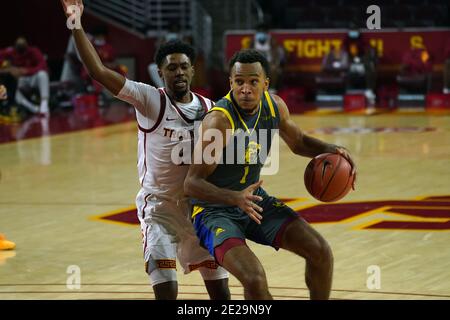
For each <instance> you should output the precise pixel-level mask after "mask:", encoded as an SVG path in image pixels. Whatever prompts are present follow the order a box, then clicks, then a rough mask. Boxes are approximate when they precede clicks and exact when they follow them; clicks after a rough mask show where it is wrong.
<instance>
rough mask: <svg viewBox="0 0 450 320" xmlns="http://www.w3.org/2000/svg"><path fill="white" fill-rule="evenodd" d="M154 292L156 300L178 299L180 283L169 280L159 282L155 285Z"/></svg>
mask: <svg viewBox="0 0 450 320" xmlns="http://www.w3.org/2000/svg"><path fill="white" fill-rule="evenodd" d="M153 292H154V294H155V299H156V300H176V299H177V296H178V283H177V282H176V281H169V282H163V283H159V284H156V285H154V286H153Z"/></svg>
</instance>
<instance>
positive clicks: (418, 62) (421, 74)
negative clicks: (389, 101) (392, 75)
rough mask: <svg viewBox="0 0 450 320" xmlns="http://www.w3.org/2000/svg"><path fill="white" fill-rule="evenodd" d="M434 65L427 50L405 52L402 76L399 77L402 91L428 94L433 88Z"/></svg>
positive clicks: (401, 70) (416, 49)
mask: <svg viewBox="0 0 450 320" xmlns="http://www.w3.org/2000/svg"><path fill="white" fill-rule="evenodd" d="M432 71H433V64H432V60H431V57H430V54H429V52H428V51H427V50H426V49H425V48H412V49H410V50H409V51H407V52H405V54H404V55H403V59H402V66H401V69H400V74H399V75H398V76H397V81H398V82H399V84H400V86H401V89H408V90H414V91H420V92H421V93H426V92H428V91H429V90H430V88H431V75H432Z"/></svg>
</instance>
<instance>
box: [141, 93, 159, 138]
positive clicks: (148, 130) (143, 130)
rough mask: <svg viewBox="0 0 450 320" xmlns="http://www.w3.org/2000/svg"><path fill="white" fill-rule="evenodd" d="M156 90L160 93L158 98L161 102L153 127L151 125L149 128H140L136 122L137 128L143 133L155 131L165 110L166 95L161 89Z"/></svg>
mask: <svg viewBox="0 0 450 320" xmlns="http://www.w3.org/2000/svg"><path fill="white" fill-rule="evenodd" d="M158 91H159V95H160V97H159V99H160V104H161V107H160V109H159V116H158V120H156V123H155V125H154V126H153V127H151V128H150V129H145V128H142V127H141V126H140V125H139V124H138V128H139V130H141V131H142V132H144V133H151V132H153V131H155V130H156V128H158V126H159V125H160V123H161V121H162V119H163V117H164V113H165V112H166V95H165V94H164V91H163V90H162V89H158Z"/></svg>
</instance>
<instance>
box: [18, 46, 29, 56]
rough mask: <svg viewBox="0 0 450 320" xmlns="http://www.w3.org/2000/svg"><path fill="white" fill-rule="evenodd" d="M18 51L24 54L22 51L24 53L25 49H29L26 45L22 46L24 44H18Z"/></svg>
mask: <svg viewBox="0 0 450 320" xmlns="http://www.w3.org/2000/svg"><path fill="white" fill-rule="evenodd" d="M16 51H17V52H18V53H20V54H22V53H24V52H25V51H27V47H26V46H22V45H19V46H16Z"/></svg>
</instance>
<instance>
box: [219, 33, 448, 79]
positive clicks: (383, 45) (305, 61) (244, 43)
mask: <svg viewBox="0 0 450 320" xmlns="http://www.w3.org/2000/svg"><path fill="white" fill-rule="evenodd" d="M271 34H272V36H273V37H275V39H277V41H278V43H280V44H282V45H283V46H284V48H285V50H286V53H287V54H288V61H287V67H286V69H287V70H289V71H303V72H317V71H319V70H320V64H321V61H322V59H323V57H324V55H326V54H327V53H328V52H329V51H330V50H331V49H332V48H333V47H340V46H341V45H342V43H343V40H344V38H345V37H346V34H347V33H346V32H345V31H329V32H327V31H308V32H305V31H276V32H273V33H271ZM252 37H253V33H252V32H251V31H242V32H239V31H238V32H229V33H227V34H226V35H225V45H226V48H225V52H226V59H227V61H228V60H229V59H230V58H231V56H232V55H233V54H234V52H236V51H237V50H240V49H241V48H248V47H249V45H250V41H251V40H252ZM362 39H363V41H364V42H365V43H367V44H370V45H371V46H373V47H374V48H376V51H377V54H378V57H379V63H380V70H381V71H394V70H397V69H398V68H399V66H400V64H401V61H402V57H403V55H404V53H405V52H406V51H408V50H409V49H410V48H426V49H427V50H428V51H429V53H430V56H431V58H432V61H433V64H434V70H435V71H441V70H442V64H443V62H444V60H445V58H446V57H445V54H446V51H448V48H449V46H450V29H439V30H438V29H435V30H423V29H422V30H419V29H415V30H408V31H367V32H362Z"/></svg>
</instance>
